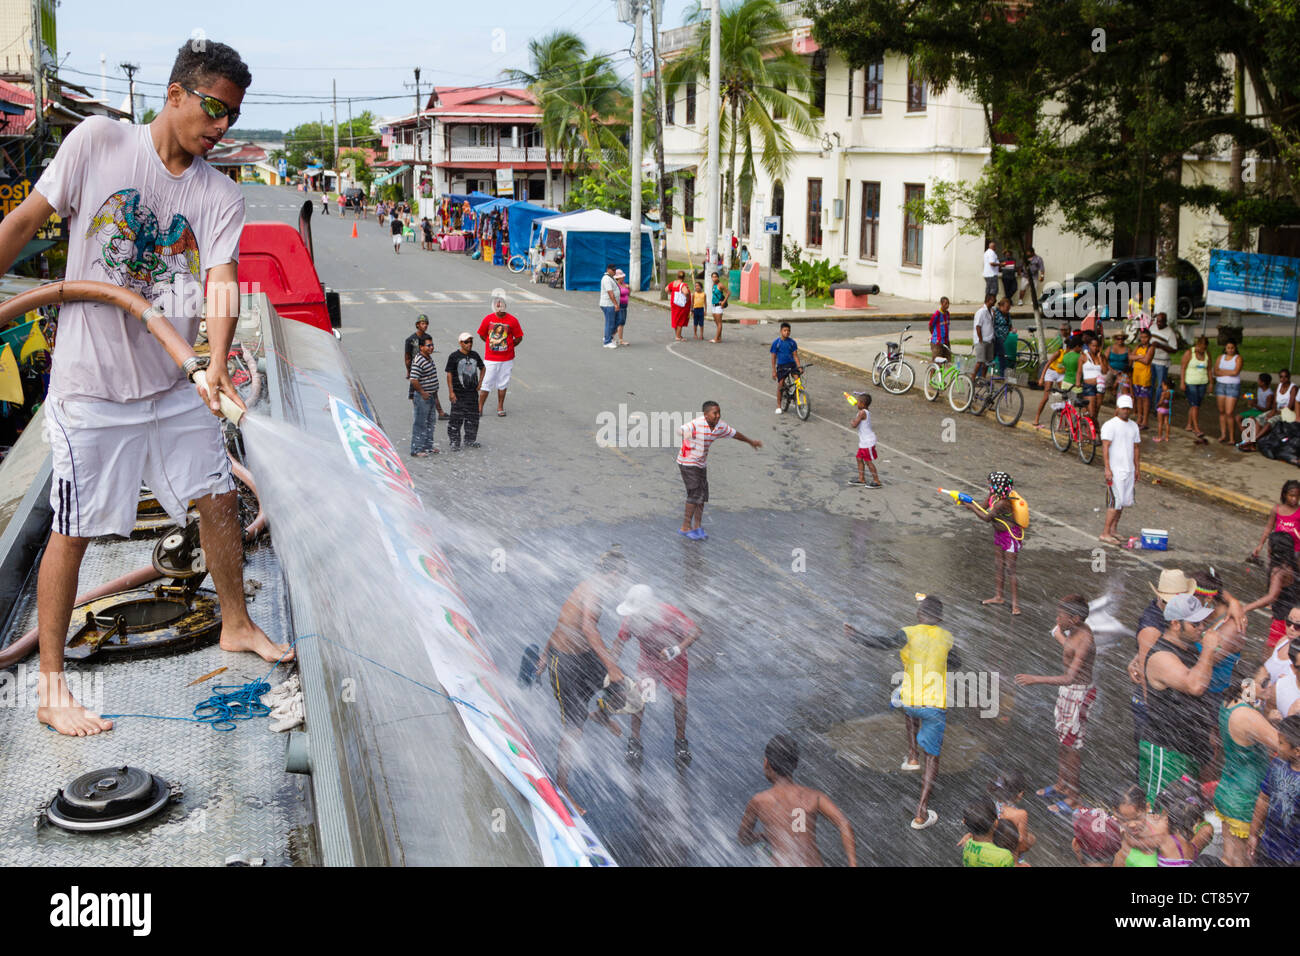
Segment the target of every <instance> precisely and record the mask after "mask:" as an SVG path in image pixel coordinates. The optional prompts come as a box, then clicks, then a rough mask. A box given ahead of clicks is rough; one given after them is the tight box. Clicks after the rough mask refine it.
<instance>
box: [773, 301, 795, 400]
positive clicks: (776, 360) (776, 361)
mask: <svg viewBox="0 0 1300 956" xmlns="http://www.w3.org/2000/svg"><path fill="white" fill-rule="evenodd" d="M771 352H772V378H773V379H774V380H775V381H776V413H777V414H778V415H780V414H781V399H782V398H783V397H784V395H785V380H786V378H787V377H788V376H790V375H799V374H801V373H802V369H801V368H800V365H801V363H800V361H799V345H798V343H796V342H795V340H794V339H792V338H791V337H790V323H789V322H782V323H781V335H780V337H779V338H777V339H775V340H773V342H772V349H771Z"/></svg>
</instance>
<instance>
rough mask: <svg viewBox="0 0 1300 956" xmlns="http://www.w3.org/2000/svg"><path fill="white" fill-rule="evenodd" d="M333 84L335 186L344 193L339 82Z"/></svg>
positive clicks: (334, 81) (335, 81)
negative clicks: (340, 154) (340, 149)
mask: <svg viewBox="0 0 1300 956" xmlns="http://www.w3.org/2000/svg"><path fill="white" fill-rule="evenodd" d="M332 82H333V85H334V162H333V166H334V185H335V186H336V187H338V191H339V192H343V181H342V178H341V177H340V176H339V81H338V80H333V81H332Z"/></svg>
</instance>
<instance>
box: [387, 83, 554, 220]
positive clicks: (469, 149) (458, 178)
mask: <svg viewBox="0 0 1300 956" xmlns="http://www.w3.org/2000/svg"><path fill="white" fill-rule="evenodd" d="M541 118H542V111H541V108H540V107H539V106H538V105H537V100H536V98H535V97H534V96H533V94H532V93H531V92H529V91H528V90H526V89H520V88H508V87H481V86H473V87H458V86H437V87H434V89H433V92H432V93H431V94H430V95H429V99H428V101H427V102H426V103H425V107H424V109H422V110H421V111H420V113H419V115H418V116H416V115H414V114H412V115H408V116H403V117H401V118H399V119H395V120H392V121H391V122H389V123H388V124H386V125H385V126H384V127H383V128H382V129H381V132H382V133H383V134H384V141H385V143H386V144H387V145H388V161H387V162H386V163H377V164H376V166H377V167H379V168H385V167H387V168H389V169H391V170H393V176H394V178H397V176H398V175H399V174H398V173H397V170H398V169H401V168H402V167H407V168H408V169H409V174H408V173H407V172H406V171H403V173H401V174H400V175H402V176H403V177H404V178H403V182H404V183H407V184H409V186H413V185H414V173H415V171H416V170H417V169H418V170H419V175H420V179H421V181H422V183H426V184H427V185H428V188H429V189H430V190H431V194H433V195H443V194H445V193H457V194H464V193H470V192H474V191H475V190H479V191H482V192H486V193H492V194H497V195H506V196H510V197H511V198H514V199H528V200H531V201H532V202H537V203H540V202H543V201H546V199H547V190H546V173H545V170H546V151H545V149H544V148H543V147H542V130H541V126H540V122H541ZM502 171H504V172H505V173H508V174H509V175H508V176H505V175H502ZM567 179H568V177H567V176H564V175H562V173H561V169H560V162H559V160H558V159H557V158H556V157H552V180H553V186H554V191H555V192H556V194H557V197H551V198H552V199H555V198H558V195H559V194H561V193H562V192H563V191H564V188H565V187H564V182H563V181H564V180H567ZM498 182H500V184H501V191H500V192H498V188H497V187H498ZM409 186H408V192H410V191H413V190H411V189H410V188H409ZM426 194H427V193H426ZM551 204H554V203H553V202H552V203H551Z"/></svg>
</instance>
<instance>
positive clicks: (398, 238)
mask: <svg viewBox="0 0 1300 956" xmlns="http://www.w3.org/2000/svg"><path fill="white" fill-rule="evenodd" d="M401 244H402V234H401V233H400V232H395V233H393V245H394V246H400V245H401Z"/></svg>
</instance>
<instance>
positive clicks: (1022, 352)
mask: <svg viewBox="0 0 1300 956" xmlns="http://www.w3.org/2000/svg"><path fill="white" fill-rule="evenodd" d="M1036 331H1038V328H1037V326H1030V327H1029V328H1027V329H1025V332H1026V333H1028V334H1027V335H1022V336H1018V337H1017V339H1016V361H1015V367H1016V368H1017V369H1019V370H1020V371H1022V372H1032V371H1036V370H1037V368H1038V343H1037V342H1035V341H1034V340H1033V339H1032V338H1030V336H1032V335H1033V334H1034V333H1035V332H1036Z"/></svg>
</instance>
